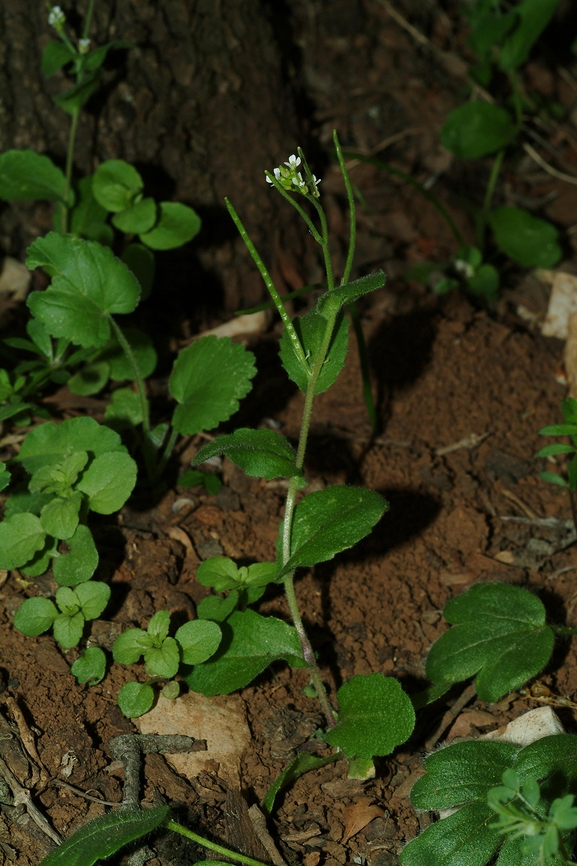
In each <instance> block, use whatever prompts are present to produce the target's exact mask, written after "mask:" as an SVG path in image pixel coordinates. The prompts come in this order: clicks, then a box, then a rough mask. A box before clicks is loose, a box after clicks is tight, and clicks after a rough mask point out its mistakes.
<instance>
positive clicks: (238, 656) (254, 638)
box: [185, 610, 305, 695]
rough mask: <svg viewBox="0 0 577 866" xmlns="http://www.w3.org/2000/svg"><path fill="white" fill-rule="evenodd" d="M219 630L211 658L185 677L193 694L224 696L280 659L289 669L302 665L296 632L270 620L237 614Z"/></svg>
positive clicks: (247, 613)
mask: <svg viewBox="0 0 577 866" xmlns="http://www.w3.org/2000/svg"><path fill="white" fill-rule="evenodd" d="M221 629H222V641H221V644H220V646H219V648H218V651H217V652H216V653H215V655H213V656H212V658H211V659H210V660H209V661H207V662H204V664H200V665H196V667H194V668H193V670H192V673H190V674H188V675H187V676H185V680H186V682H187V683H188V685H189V686H190V688H191V689H192V690H193V692H201V694H203V695H228V694H230V693H231V692H234V691H236V690H237V689H242V688H243V687H244V686H246V685H248V683H250V682H251V681H252V680H253V679H254V678H255V677H256V676H258V675H259V674H260V673H262V672H263V671H264V669H265V668H267V667H268V666H269V665H270V664H272V662H274V661H278V660H279V659H283V660H284V661H288V662H289V664H291V665H292V666H293V667H303V666H304V664H305V662H304V661H303V657H302V649H301V645H300V641H299V638H298V635H297V632H296V629H295V628H294V627H293V626H292V625H287V623H286V622H282V620H280V619H276V618H275V617H274V616H266V617H265V616H261V615H260V614H258V613H255V612H254V611H253V610H243V611H240V610H237V611H235V612H234V613H232V614H231V615H230V617H229V618H228V619H227V620H226V622H223V623H222V624H221Z"/></svg>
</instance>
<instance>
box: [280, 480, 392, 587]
mask: <svg viewBox="0 0 577 866" xmlns="http://www.w3.org/2000/svg"><path fill="white" fill-rule="evenodd" d="M388 507H389V504H388V502H387V501H386V499H383V497H382V496H380V495H379V494H378V493H376V492H375V491H374V490H364V489H363V488H361V487H330V488H328V489H327V490H319V491H318V492H317V493H310V494H309V495H308V496H305V498H304V499H303V500H302V502H300V503H299V504H298V505H297V507H296V508H295V512H294V519H293V526H292V537H291V556H290V558H289V560H288V562H286V563H284V565H282V567H281V568H280V570H279V573H278V575H277V577H278V578H280V577H282V576H283V575H284V574H287V572H289V571H293V570H294V569H295V568H298V567H300V566H311V565H316V564H317V563H318V562H326V560H327V559H332V558H333V556H334V555H335V554H336V553H340V552H341V551H342V550H346V549H347V548H348V547H352V546H353V544H356V543H357V541H360V540H361V538H364V537H365V535H368V534H369V532H370V531H371V530H372V528H373V526H374V525H375V524H376V523H378V521H379V520H380V519H381V517H382V516H383V514H384V513H385V511H387V509H388Z"/></svg>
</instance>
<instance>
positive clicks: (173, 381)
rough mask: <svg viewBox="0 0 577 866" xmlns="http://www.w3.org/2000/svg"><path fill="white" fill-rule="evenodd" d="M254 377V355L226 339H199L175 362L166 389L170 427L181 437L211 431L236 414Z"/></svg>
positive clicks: (212, 337) (184, 350) (213, 337)
mask: <svg viewBox="0 0 577 866" xmlns="http://www.w3.org/2000/svg"><path fill="white" fill-rule="evenodd" d="M255 375H256V368H255V366H254V355H253V354H252V352H249V351H248V350H247V349H245V348H244V346H241V345H240V344H239V343H233V342H232V340H231V339H230V337H221V338H218V337H215V336H213V335H211V336H209V337H202V338H201V339H200V340H197V341H196V342H195V343H192V344H191V345H190V346H187V348H186V349H183V350H182V352H181V353H180V355H179V356H178V358H177V359H176V361H175V364H174V368H173V371H172V375H171V377H170V381H169V383H168V388H169V390H170V393H171V394H172V396H173V397H174V399H175V400H176V401H177V402H178V403H179V404H180V405H179V406H177V408H176V410H175V412H174V415H173V418H172V425H173V427H174V429H175V430H177V431H178V432H179V433H182V435H183V436H192V435H194V434H195V433H200V431H201V430H212V428H213V427H216V426H217V424H220V423H221V421H226V420H228V418H230V416H231V415H232V414H233V413H234V412H236V411H237V409H238V401H239V400H240V399H242V397H245V396H246V395H247V394H248V392H249V391H250V389H251V387H252V386H251V382H250V380H251V379H252V378H253V377H254V376H255Z"/></svg>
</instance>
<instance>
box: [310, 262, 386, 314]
mask: <svg viewBox="0 0 577 866" xmlns="http://www.w3.org/2000/svg"><path fill="white" fill-rule="evenodd" d="M386 279H387V278H386V276H385V272H384V271H376V272H375V273H374V274H367V275H366V276H365V277H359V279H358V280H353V281H352V282H351V283H346V284H345V285H344V286H338V288H336V289H332V291H330V292H325V294H324V295H321V297H320V298H319V300H318V303H317V307H316V308H317V310H318V312H319V313H321V315H322V316H325V317H326V316H327V315H328V314H329V313H336V312H337V310H340V308H341V307H344V306H345V304H352V303H353V302H354V301H356V300H358V298H362V296H363V295H368V294H369V292H374V291H375V290H376V289H381V288H382V287H383V286H384V285H385V281H386Z"/></svg>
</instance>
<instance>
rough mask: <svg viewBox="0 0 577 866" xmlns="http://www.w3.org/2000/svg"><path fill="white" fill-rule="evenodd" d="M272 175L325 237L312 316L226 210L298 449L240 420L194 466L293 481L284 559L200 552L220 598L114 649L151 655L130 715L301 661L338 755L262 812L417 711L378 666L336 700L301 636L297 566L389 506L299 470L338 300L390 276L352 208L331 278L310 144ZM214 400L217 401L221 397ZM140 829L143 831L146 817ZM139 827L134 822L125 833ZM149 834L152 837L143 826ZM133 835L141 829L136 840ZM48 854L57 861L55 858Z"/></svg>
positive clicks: (312, 760)
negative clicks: (368, 246) (274, 607)
mask: <svg viewBox="0 0 577 866" xmlns="http://www.w3.org/2000/svg"><path fill="white" fill-rule="evenodd" d="M335 146H336V147H337V151H338V153H339V158H340V165H341V169H342V172H343V177H344V179H345V184H346V186H347V192H348V195H349V199H350V201H352V189H351V187H350V182H349V179H348V175H347V172H346V168H345V164H344V160H343V158H342V154H341V151H340V146H339V143H338V139H337V138H336V134H335ZM303 174H304V176H303ZM266 178H267V180H268V182H269V183H270V184H271V185H272V186H274V187H275V188H276V189H277V190H278V192H280V193H281V195H283V196H284V197H285V199H287V201H289V202H290V203H291V205H292V206H293V207H295V209H296V210H297V211H298V213H299V214H300V215H301V217H302V218H303V219H304V221H305V223H306V225H307V227H308V228H309V230H310V231H311V233H312V235H313V237H314V238H315V240H316V241H317V243H319V245H320V246H321V249H322V253H323V259H324V263H325V271H326V278H327V286H328V289H327V291H326V292H325V293H324V294H323V295H322V296H321V297H320V298H319V300H318V302H317V304H316V307H315V308H314V309H313V310H312V311H310V312H309V313H307V314H306V315H305V316H302V317H298V318H296V319H295V320H294V321H291V320H290V318H289V316H288V313H287V311H286V309H285V307H284V306H283V304H282V301H281V299H280V298H279V296H278V292H277V290H276V288H275V287H274V284H273V283H272V280H271V278H270V276H269V273H268V271H267V269H266V267H265V265H264V263H263V261H262V259H261V258H260V256H259V255H258V253H257V251H256V249H255V247H254V245H253V244H252V242H251V240H250V238H249V237H248V235H247V233H246V231H245V229H244V226H243V225H242V222H241V220H240V217H239V216H238V214H237V213H236V211H235V210H234V208H233V207H232V205H231V204H230V202H227V206H228V208H229V212H230V213H231V216H232V218H233V220H234V222H235V223H236V225H237V227H238V228H239V230H240V232H241V235H242V237H243V239H244V241H245V243H246V245H247V247H248V249H249V251H250V252H251V254H252V256H253V259H254V261H255V262H256V264H257V267H258V268H259V271H260V273H261V275H262V277H263V279H264V281H265V284H266V285H267V288H268V290H269V292H270V294H271V297H272V299H273V301H274V303H275V306H276V308H277V310H278V312H279V314H280V316H281V318H282V320H283V323H284V325H285V329H284V333H283V337H282V339H281V347H280V357H281V361H282V363H283V366H284V368H285V370H286V372H287V375H288V376H289V377H290V378H291V379H292V381H294V382H295V383H296V384H297V386H298V387H299V389H300V390H301V391H302V392H303V393H304V410H303V416H302V422H301V432H300V436H299V441H298V445H297V448H296V450H295V448H293V446H292V444H291V443H290V442H289V441H288V440H287V439H286V438H285V437H284V436H282V435H280V434H278V433H275V432H273V431H271V430H267V429H260V430H251V429H248V428H241V429H239V430H236V431H235V432H234V433H231V434H227V435H224V436H218V437H217V438H216V439H215V440H214V441H213V442H211V443H210V444H208V445H206V446H204V447H203V448H201V449H200V451H199V452H198V453H197V455H196V457H195V458H194V460H193V466H198V465H201V464H202V463H203V462H204V461H206V460H208V459H211V458H212V457H214V456H215V455H221V454H224V455H226V456H227V457H228V458H229V459H230V460H231V461H232V462H233V463H235V464H236V465H238V466H240V467H241V468H242V469H244V471H245V472H246V473H247V474H248V475H251V476H253V477H259V478H264V479H265V480H271V479H273V478H286V479H288V491H287V497H286V503H285V512H284V519H283V521H282V523H281V525H280V527H279V538H278V544H277V551H278V552H277V557H276V560H275V561H273V562H267V563H253V564H251V565H248V566H240V567H239V566H238V565H237V564H236V563H234V562H233V561H232V560H230V559H228V558H226V557H214V558H212V559H210V560H207V561H205V562H204V563H202V565H201V566H200V568H199V569H198V575H197V576H198V579H199V581H200V582H201V583H202V584H204V585H205V586H207V587H211V588H212V589H213V591H214V594H213V595H212V596H209V597H208V598H206V599H205V600H204V601H203V602H202V603H201V604H199V606H198V610H197V617H198V618H197V619H196V620H194V621H192V622H189V623H186V624H184V625H183V626H181V627H180V628H179V629H177V630H176V632H175V633H174V636H171V635H170V634H169V632H170V616H169V613H168V611H159V612H157V613H156V614H155V615H154V616H153V617H152V619H151V620H150V622H149V624H148V628H147V629H146V630H144V629H139V628H136V629H135V628H133V629H128V630H127V631H126V632H124V633H123V634H122V635H121V636H120V637H119V638H118V639H117V640H116V642H115V644H114V647H113V656H114V658H115V660H116V661H117V662H119V663H121V664H130V665H132V664H134V663H135V662H137V661H138V660H139V659H141V658H142V659H143V661H144V667H145V673H146V676H147V679H146V681H145V682H140V681H139V682H131V683H128V684H127V685H126V686H125V687H124V689H123V690H122V692H121V694H120V695H119V703H120V706H121V709H122V710H123V711H124V712H125V713H126V714H127V715H129V716H132V717H135V716H138V715H141V714H142V713H144V712H146V711H147V710H148V709H150V707H151V705H152V703H153V701H154V697H155V692H154V686H155V685H156V684H157V683H160V682H162V683H164V686H163V694H164V695H165V697H168V698H175V697H176V696H177V694H178V691H179V684H178V682H176V681H175V677H176V675H177V674H179V675H180V677H181V679H182V680H183V681H184V682H185V683H186V684H187V686H188V687H189V688H190V689H191V690H192V691H196V692H200V693H202V694H204V695H217V694H219V695H224V694H229V693H231V692H233V691H236V690H238V689H241V688H243V687H244V686H246V685H248V684H249V683H250V682H252V681H253V680H254V679H255V677H257V676H259V675H260V674H262V673H263V672H264V671H265V670H266V669H267V668H268V667H269V666H270V665H271V664H273V663H275V662H279V661H282V662H288V664H289V665H291V666H293V667H295V668H301V669H305V670H306V671H307V673H308V675H309V678H310V685H309V687H308V690H307V693H308V694H309V695H310V696H311V697H316V698H317V699H318V701H319V703H320V706H321V708H322V710H323V714H324V717H325V725H324V730H322V731H319V732H318V734H317V736H318V738H319V740H320V741H321V742H323V741H324V743H325V745H328V746H330V747H331V748H332V752H330V753H329V754H324V755H322V756H316V755H310V754H305V753H303V754H299V755H298V756H297V757H296V758H295V759H294V760H293V761H292V762H291V763H290V764H289V765H288V767H287V768H286V769H285V771H284V772H283V773H282V774H281V776H280V777H279V778H278V779H277V780H276V782H275V783H274V785H273V786H272V787H271V789H270V791H269V792H268V794H267V797H266V798H265V801H264V804H263V807H264V809H265V811H267V812H270V811H272V809H273V808H274V803H275V798H276V796H277V795H278V793H279V792H280V791H281V790H282V789H283V787H285V786H286V785H288V784H290V783H292V782H293V781H294V780H295V779H296V778H298V776H299V775H302V774H303V773H305V772H308V771H309V770H311V769H314V768H315V767H320V766H323V765H324V764H326V763H328V762H329V761H333V760H336V759H337V758H342V757H347V758H348V759H349V765H350V774H351V776H353V777H356V778H366V777H367V776H368V775H370V774H371V772H374V765H373V759H374V758H375V757H377V756H383V755H387V754H390V752H391V751H392V750H393V749H394V748H395V747H396V746H397V745H399V744H400V743H402V742H404V741H405V740H406V739H407V738H408V737H409V735H410V734H411V732H412V730H413V726H414V720H415V712H414V709H413V706H412V704H411V701H410V699H409V697H408V696H407V695H406V694H405V693H404V692H403V690H402V688H401V686H400V684H399V682H398V681H397V680H396V679H394V678H391V677H385V676H384V675H382V674H380V673H373V674H370V675H367V676H356V677H354V678H353V679H351V680H350V681H348V682H345V683H344V684H343V685H342V686H341V687H340V689H339V690H338V692H337V694H336V696H335V698H336V704H335V705H333V703H332V701H331V699H330V697H329V693H328V692H327V689H326V687H325V685H324V682H323V678H322V674H321V670H320V668H319V665H318V662H317V658H316V654H315V652H314V649H313V647H312V646H311V643H310V640H309V638H308V635H307V633H306V630H305V627H304V624H303V619H302V614H301V612H300V609H299V605H298V601H297V595H296V591H295V574H296V571H297V569H299V568H311V567H313V566H315V565H316V564H317V563H320V562H326V561H327V560H330V559H332V558H333V557H334V556H335V555H336V554H338V553H340V552H341V551H343V550H346V549H347V548H349V547H351V546H352V545H354V544H356V543H357V542H358V541H360V540H361V539H362V538H364V537H365V536H367V535H368V534H369V533H370V532H371V530H372V529H373V527H374V526H375V525H376V524H377V523H378V521H379V520H380V518H381V517H382V515H383V514H384V512H385V511H386V510H387V508H388V504H387V502H386V501H385V500H384V499H383V498H382V497H381V496H380V494H378V493H376V492H374V491H371V490H366V489H363V488H356V487H348V486H335V487H331V488H328V489H326V490H322V491H317V492H313V493H309V494H307V493H306V486H307V481H306V477H305V470H304V462H305V454H306V446H307V440H308V435H309V429H310V422H311V415H312V410H313V403H314V397H315V395H316V394H318V393H321V392H323V391H325V390H327V389H328V388H329V387H330V386H331V385H332V384H333V383H334V382H335V380H336V379H337V377H338V375H339V373H340V371H341V369H342V367H343V365H344V362H345V357H346V353H347V344H348V321H347V319H346V318H345V317H344V315H343V307H345V305H347V304H350V303H351V302H353V301H355V300H356V299H357V298H359V297H361V296H362V295H364V294H366V293H368V292H370V291H373V290H374V289H376V288H379V287H380V286H382V285H383V282H384V274H382V273H381V272H379V273H377V274H371V275H368V276H366V277H361V278H360V279H357V280H353V281H350V279H349V277H350V271H351V267H352V261H353V254H354V238H355V226H354V208H351V217H352V219H351V222H352V225H351V234H350V248H349V252H348V256H347V261H346V267H345V271H344V273H343V275H342V276H341V279H340V281H339V282H336V281H335V277H334V274H333V267H332V261H331V256H330V252H329V238H328V228H327V221H326V216H325V213H324V210H323V208H322V205H321V204H320V203H319V201H318V199H319V189H318V186H319V183H320V181H319V180H318V179H317V178H316V177H315V176H314V175H313V174H312V173H311V171H310V169H309V167H308V164H307V163H306V160H305V158H304V155H303V153H302V151H300V150H299V152H298V155H296V154H295V155H293V156H291V157H290V158H289V160H288V161H287V162H286V163H285V164H284V165H283V166H279V167H278V168H276V169H275V170H274V172H273V173H269V172H267V173H266ZM304 207H309V208H312V210H313V213H314V212H316V216H317V218H318V223H319V226H320V227H317V225H315V223H314V222H313V220H312V219H311V217H310V216H309V214H308V213H307V211H306V210H305V209H304ZM76 243H79V241H76ZM80 243H90V242H88V241H84V242H82V241H80ZM197 345H198V344H197ZM195 369H196V367H195ZM221 378H222V377H221ZM173 394H174V391H173ZM215 396H216V403H218V395H215ZM179 408H180V407H178V408H177V412H178V411H179ZM44 426H47V425H44ZM273 584H274V585H277V586H279V585H280V586H282V587H283V588H284V592H285V597H286V600H287V604H288V608H289V611H290V616H291V619H292V624H289V623H287V622H285V621H283V620H281V619H279V618H277V617H274V616H265V615H263V614H261V613H259V612H258V611H257V610H255V609H254V606H255V605H256V604H257V603H258V601H259V600H260V598H261V597H262V595H263V593H264V592H265V590H266V588H267V586H270V585H273ZM92 649H97V648H90V650H92ZM88 652H89V651H88V650H87V652H86V654H85V655H84V656H82V657H81V659H80V660H79V661H80V662H81V664H80V671H78V674H79V678H80V676H81V677H82V679H83V680H84V681H88V682H94V681H98V679H99V678H100V676H101V672H102V658H101V656H100V654H99V653H93V652H92V653H91V654H90V657H88ZM76 664H77V665H78V662H77V663H76ZM337 707H338V708H337ZM141 814H142V813H141ZM144 814H146V813H144ZM148 814H149V815H150V814H151V813H148ZM107 817H108V819H109V820H108V822H107V821H104V822H103V824H102V826H104V825H106V827H107V828H108V829H110V826H112V824H114V825H115V826H116V825H118V826H120V827H123V826H124V824H125V823H130V822H128V819H126V822H125V817H121V816H107ZM162 821H164V823H165V826H168V827H171V828H172V829H174V830H176V831H177V832H184V833H185V834H186V835H189V837H190V838H194V839H195V840H196V841H200V843H201V844H203V845H204V846H205V847H207V848H209V849H210V848H212V849H214V850H217V851H218V852H219V853H221V854H227V855H229V856H231V857H233V858H234V859H236V860H239V861H240V862H244V863H253V864H254V863H255V861H252V860H250V858H244V857H242V856H240V855H236V854H233V853H231V852H228V851H226V850H225V849H222V848H219V847H218V846H216V847H215V846H214V844H212V843H208V842H207V840H201V839H199V837H198V836H195V834H191V833H190V831H186V829H185V828H182V827H179V825H176V824H175V822H173V821H170V820H169V821H167V820H166V811H163V812H162V815H161V816H160V815H159V817H158V823H161V822H162ZM137 823H138V822H137ZM145 824H146V827H147V828H148V827H149V823H146V822H145ZM131 826H132V827H133V825H131ZM99 827H100V825H99ZM94 828H95V825H87V826H86V827H85V828H83V829H82V830H81V831H80V832H79V833H78V834H75V836H74V837H73V838H72V839H71V840H69V841H68V842H67V843H65V845H63V846H61V848H59V849H57V850H56V851H55V852H54V853H53V854H52V855H49V858H48V859H47V860H46V861H45V863H47V864H49V863H52V862H54V863H68V862H78V861H73V860H72V859H70V860H69V859H66V858H67V857H69V856H70V858H71V857H72V855H68V854H67V851H69V850H77V848H76V846H85V848H86V846H87V845H88V847H89V849H90V854H89V856H88V859H87V860H86V863H89V862H94V860H92V859H90V858H91V857H93V856H95V850H96V849H95V848H94V838H95V837H94V835H93V834H94ZM97 829H98V832H100V830H99V828H97ZM133 830H134V827H133V829H132V830H130V833H133ZM127 832H128V831H127ZM142 832H146V830H145V829H144V824H143V830H142ZM136 835H137V834H136V833H134V834H133V835H131V836H130V838H135V836H136ZM103 837H104V840H105V841H104V842H103V845H104V846H105V847H106V850H107V851H108V852H109V853H111V852H112V850H117V848H118V847H120V845H121V844H124V842H123V841H122V839H124V838H125V837H123V836H122V834H120V835H119V836H118V840H117V842H115V843H114V844H115V845H117V847H115V848H114V849H112V848H111V847H110V846H111V842H110V835H109V834H108V835H107V831H103ZM88 840H92V842H90V843H89V841H88ZM67 846H69V847H67ZM86 850H88V849H86ZM101 856H102V855H101ZM50 857H53V858H55V859H53V860H50ZM59 857H60V859H58V858H59ZM82 862H84V861H82Z"/></svg>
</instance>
